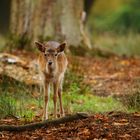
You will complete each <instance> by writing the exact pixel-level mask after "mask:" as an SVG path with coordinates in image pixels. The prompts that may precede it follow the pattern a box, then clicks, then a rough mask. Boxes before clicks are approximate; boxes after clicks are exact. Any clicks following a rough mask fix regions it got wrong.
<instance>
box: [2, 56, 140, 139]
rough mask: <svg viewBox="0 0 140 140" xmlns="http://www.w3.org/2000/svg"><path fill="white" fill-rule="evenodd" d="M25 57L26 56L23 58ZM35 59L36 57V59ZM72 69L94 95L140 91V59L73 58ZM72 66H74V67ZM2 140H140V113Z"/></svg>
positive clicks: (113, 114)
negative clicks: (80, 76) (82, 77)
mask: <svg viewBox="0 0 140 140" xmlns="http://www.w3.org/2000/svg"><path fill="white" fill-rule="evenodd" d="M23 56H24V55H23ZM33 57H34V56H33ZM69 62H70V64H69V67H70V68H71V69H72V70H73V71H75V72H76V73H77V74H80V75H83V76H84V83H85V84H87V85H89V86H90V87H91V89H92V91H93V93H94V94H96V95H100V96H108V95H114V96H122V95H124V94H127V93H130V92H131V91H132V90H133V89H140V59H139V58H125V57H124V58H120V57H116V56H114V57H110V58H88V57H87V58H85V57H74V58H69ZM71 64H72V65H71ZM0 124H16V125H17V124H21V122H18V121H15V120H14V119H3V120H0ZM0 139H2V140H7V139H9V140H18V139H20V140H22V139H23V140H24V139H25V140H30V139H31V140H46V139H47V140H53V139H56V140H57V139H58V140H61V139H64V140H86V139H89V140H91V139H93V140H98V139H100V140H101V139H104V140H107V139H115V140H119V139H122V140H129V139H130V140H139V139H140V113H139V112H136V113H130V114H127V113H122V112H108V113H105V114H93V115H91V116H90V117H88V118H86V119H83V120H77V121H73V122H69V123H64V124H59V125H56V126H49V127H42V128H40V129H36V130H33V131H24V132H6V131H2V132H0Z"/></svg>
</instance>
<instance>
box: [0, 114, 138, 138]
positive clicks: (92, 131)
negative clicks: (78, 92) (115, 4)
mask: <svg viewBox="0 0 140 140" xmlns="http://www.w3.org/2000/svg"><path fill="white" fill-rule="evenodd" d="M137 114H139V113H132V114H125V113H121V112H118V113H116V112H110V113H108V114H104V115H103V114H94V115H92V116H90V117H88V118H87V119H83V120H78V121H73V122H69V123H65V124H60V125H56V126H50V127H46V128H45V127H43V128H41V129H36V130H34V131H24V132H13V133H10V132H1V133H0V139H4V140H8V139H11V140H17V139H21V140H24V139H26V140H30V139H31V140H36V139H42V140H45V139H47V140H60V139H61V140H73V139H74V140H91V139H92V140H99V139H102V140H110V139H113V140H118V139H122V140H129V139H140V135H139V132H140V131H139V130H140V129H139V128H140V116H138V115H137ZM114 124H115V125H114Z"/></svg>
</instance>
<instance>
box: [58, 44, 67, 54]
mask: <svg viewBox="0 0 140 140" xmlns="http://www.w3.org/2000/svg"><path fill="white" fill-rule="evenodd" d="M65 47H66V42H64V43H62V44H60V45H59V47H58V48H57V52H58V53H59V52H62V51H64V49H65Z"/></svg>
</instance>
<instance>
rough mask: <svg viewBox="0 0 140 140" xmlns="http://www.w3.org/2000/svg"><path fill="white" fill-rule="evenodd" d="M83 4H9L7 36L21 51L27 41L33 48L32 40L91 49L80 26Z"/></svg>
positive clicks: (60, 0)
mask: <svg viewBox="0 0 140 140" xmlns="http://www.w3.org/2000/svg"><path fill="white" fill-rule="evenodd" d="M83 4H84V1H82V0H76V1H75V0H35V1H31V0H12V5H11V25H10V30H11V33H12V35H13V36H17V37H18V38H19V40H18V39H17V38H16V41H17V40H18V45H20V46H21V47H22V48H24V47H25V46H26V44H28V43H29V41H30V43H31V44H30V45H31V46H33V42H34V41H35V40H42V41H44V40H46V41H47V40H56V41H64V40H66V41H67V42H68V44H69V45H70V46H74V47H76V46H86V47H91V45H90V41H89V39H88V37H87V35H86V34H85V31H84V26H83V20H82V15H83ZM20 43H22V44H20ZM28 46H29V45H28Z"/></svg>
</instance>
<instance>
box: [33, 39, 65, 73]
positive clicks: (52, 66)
mask: <svg viewBox="0 0 140 140" xmlns="http://www.w3.org/2000/svg"><path fill="white" fill-rule="evenodd" d="M35 44H36V46H37V48H38V50H39V51H40V52H41V53H42V55H43V57H44V58H45V60H46V70H47V71H48V72H53V71H55V70H56V68H57V57H58V56H59V55H60V54H61V53H62V52H63V51H64V49H65V46H66V43H62V44H59V43H58V42H55V41H48V42H47V43H45V44H43V43H40V42H35Z"/></svg>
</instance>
